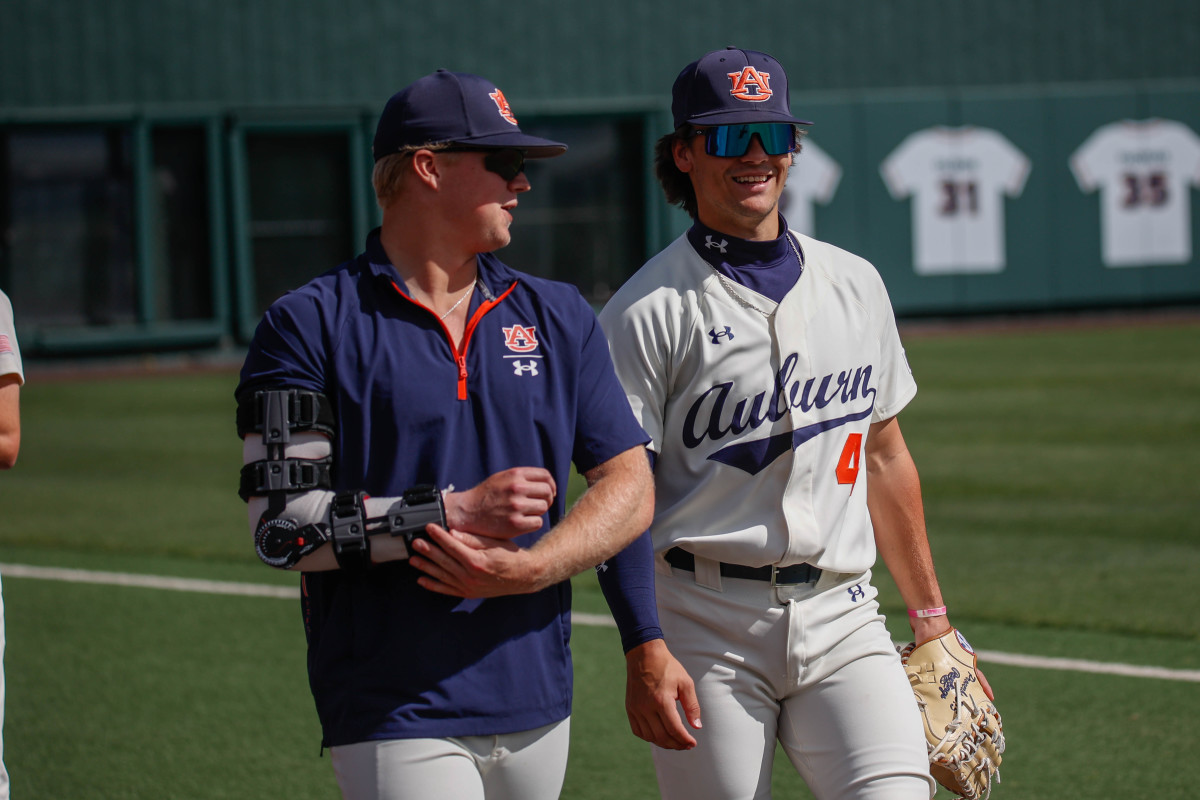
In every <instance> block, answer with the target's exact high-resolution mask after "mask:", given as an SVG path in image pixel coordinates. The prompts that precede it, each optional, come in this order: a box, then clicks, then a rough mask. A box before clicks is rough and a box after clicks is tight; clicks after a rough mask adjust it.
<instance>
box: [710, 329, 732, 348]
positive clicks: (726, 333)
mask: <svg viewBox="0 0 1200 800" xmlns="http://www.w3.org/2000/svg"><path fill="white" fill-rule="evenodd" d="M708 337H709V338H710V339H712V343H713V344H720V343H721V339H722V338H726V339H729V340H731V341H732V340H733V328H731V327H729V326H728V325H726V326H725V330H723V331H719V330H717V329H716V328H713V329H712V330H710V331H709V332H708Z"/></svg>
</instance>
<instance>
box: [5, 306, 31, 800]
mask: <svg viewBox="0 0 1200 800" xmlns="http://www.w3.org/2000/svg"><path fill="white" fill-rule="evenodd" d="M24 382H25V372H24V370H23V369H22V367H21V350H20V348H19V347H17V332H16V329H15V327H14V325H13V313H12V304H11V303H9V302H8V296H7V295H6V294H4V292H0V469H8V468H10V467H12V466H14V465H15V464H16V463H17V452H18V451H19V450H20V449H21V415H20V405H19V395H20V391H21V384H23V383H24ZM3 658H4V597H3V594H0V800H8V771H7V770H5V768H4V732H3V728H4V662H3V660H2V659H3Z"/></svg>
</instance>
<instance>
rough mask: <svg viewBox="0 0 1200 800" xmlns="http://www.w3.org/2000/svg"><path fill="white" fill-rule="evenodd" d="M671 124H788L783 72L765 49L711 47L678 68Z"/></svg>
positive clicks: (794, 121) (793, 121) (797, 122)
mask: <svg viewBox="0 0 1200 800" xmlns="http://www.w3.org/2000/svg"><path fill="white" fill-rule="evenodd" d="M671 114H672V116H673V117H674V118H675V127H676V128H679V127H681V126H683V125H684V124H685V123H691V124H693V125H740V124H743V123H752V122H790V123H791V124H793V125H812V123H811V122H809V121H808V120H803V119H796V118H795V117H793V116H792V109H791V105H790V104H789V103H788V83H787V73H785V72H784V71H783V66H782V65H781V64H780V63H779V62H778V61H776V60H775V59H774V58H772V57H771V56H769V55H767V54H766V53H760V52H758V51H757V50H741V49H739V48H737V47H727V48H725V49H724V50H714V51H713V52H711V53H707V54H706V55H704V56H703V57H701V58H700V59H698V60H696V61H693V62H692V63H691V64H688V65H687V66H686V67H684V68H683V72H680V73H679V77H678V78H676V79H675V85H674V87H672V89H671Z"/></svg>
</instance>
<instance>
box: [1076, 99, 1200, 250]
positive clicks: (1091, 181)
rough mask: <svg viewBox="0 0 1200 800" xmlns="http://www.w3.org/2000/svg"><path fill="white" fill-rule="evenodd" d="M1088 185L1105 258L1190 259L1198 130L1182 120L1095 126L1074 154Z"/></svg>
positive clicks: (1198, 178) (1199, 170) (1199, 174)
mask: <svg viewBox="0 0 1200 800" xmlns="http://www.w3.org/2000/svg"><path fill="white" fill-rule="evenodd" d="M1071 172H1073V173H1074V174H1075V180H1076V182H1077V183H1078V184H1079V188H1080V189H1082V190H1083V191H1085V192H1092V191H1095V190H1096V189H1100V198H1101V205H1100V227H1101V238H1102V247H1101V253H1102V258H1103V259H1104V264H1105V265H1106V266H1109V267H1138V266H1145V265H1148V264H1186V263H1187V262H1189V261H1191V260H1192V205H1191V187H1192V186H1200V137H1197V136H1196V134H1195V132H1194V131H1192V129H1191V128H1189V127H1188V126H1186V125H1184V124H1183V123H1181V122H1175V121H1172V120H1163V119H1148V120H1142V121H1134V120H1124V121H1122V122H1113V123H1110V124H1108V125H1105V126H1103V127H1101V128H1099V129H1097V130H1096V131H1095V132H1094V133H1093V134H1092V135H1091V136H1089V137H1088V139H1087V141H1085V142H1084V143H1083V144H1082V145H1080V147H1079V149H1078V150H1076V151H1075V153H1074V154H1073V155H1072V156H1071Z"/></svg>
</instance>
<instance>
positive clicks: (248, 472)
mask: <svg viewBox="0 0 1200 800" xmlns="http://www.w3.org/2000/svg"><path fill="white" fill-rule="evenodd" d="M332 464H333V458H332V457H330V458H322V459H319V460H317V459H307V458H281V459H278V460H271V459H263V460H262V461H254V462H252V463H250V464H247V465H245V466H244V467H242V485H241V488H239V489H238V495H239V496H240V497H241V498H242V499H243V500H247V501H248V500H249V499H250V497H251V496H252V495H260V496H262V495H266V494H268V493H270V492H307V491H309V490H310V489H331V488H333V481H332V479H331V477H330V468H331V466H332Z"/></svg>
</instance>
